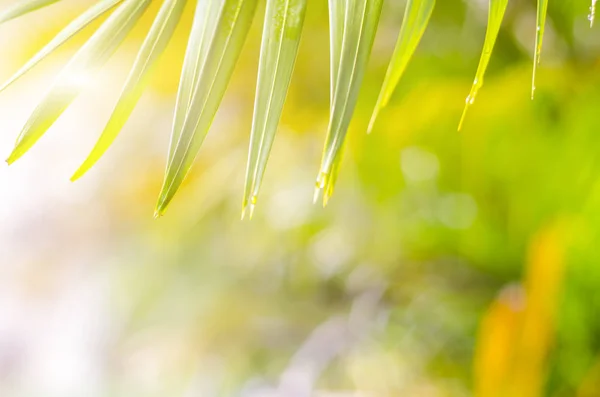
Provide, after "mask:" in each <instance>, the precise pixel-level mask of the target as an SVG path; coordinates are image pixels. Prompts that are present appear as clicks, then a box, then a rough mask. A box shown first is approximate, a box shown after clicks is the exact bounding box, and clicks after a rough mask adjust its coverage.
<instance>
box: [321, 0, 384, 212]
mask: <svg viewBox="0 0 600 397" xmlns="http://www.w3.org/2000/svg"><path fill="white" fill-rule="evenodd" d="M344 1H345V2H346V4H345V5H342V4H341V2H344ZM382 3H383V1H382V0H338V3H337V4H336V5H335V7H334V8H331V7H330V13H332V14H334V16H332V17H331V20H333V21H334V22H335V23H334V24H332V25H331V26H330V29H333V30H334V32H332V34H331V37H332V55H333V54H334V53H335V47H336V46H338V45H339V30H340V27H339V22H340V21H339V17H338V16H337V13H339V10H340V8H341V7H345V9H344V10H345V16H344V22H343V38H342V40H341V46H340V47H341V52H340V57H339V67H338V71H337V74H336V82H335V83H334V92H333V104H332V105H331V116H330V120H329V127H328V130H327V137H326V140H325V148H324V150H323V159H322V160H321V167H320V171H319V176H318V177H317V183H316V191H315V197H318V196H319V194H320V192H321V191H322V190H323V189H325V188H326V187H327V190H328V191H331V190H333V187H328V185H329V183H330V180H331V179H332V178H331V175H332V170H333V168H334V163H335V161H336V159H337V157H338V156H339V154H340V150H341V148H342V145H343V142H344V139H345V137H346V133H347V131H348V126H349V125H350V120H351V119H352V114H353V113H354V108H355V106H356V101H357V99H358V93H359V90H360V86H361V83H362V80H363V77H364V74H365V71H366V67H367V63H368V61H369V56H370V54H371V49H372V47H373V41H374V39H375V33H376V32H377V26H378V24H379V17H380V15H381V6H382ZM330 6H331V2H330ZM336 62H337V61H336V58H335V55H333V56H332V61H331V63H332V65H335V64H336ZM333 74H334V73H332V76H333ZM325 203H326V200H324V204H325Z"/></svg>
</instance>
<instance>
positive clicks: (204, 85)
mask: <svg viewBox="0 0 600 397" xmlns="http://www.w3.org/2000/svg"><path fill="white" fill-rule="evenodd" d="M257 3H258V0H223V5H222V7H221V9H220V11H219V17H218V20H217V24H216V26H215V30H214V34H213V36H212V38H211V43H210V47H209V49H208V54H207V56H206V59H204V61H203V63H202V66H201V68H200V71H201V72H200V75H199V77H198V81H197V83H196V85H195V87H194V91H193V94H192V100H191V102H190V105H189V109H188V110H187V114H186V117H185V119H184V121H183V125H182V127H181V132H179V133H173V135H172V138H171V146H172V147H173V148H174V149H173V150H174V151H173V156H172V158H171V159H170V160H169V163H168V164H167V170H166V172H165V180H164V182H163V187H162V189H161V193H160V196H159V199H158V203H157V206H156V213H155V215H156V216H159V215H162V214H163V213H164V211H165V209H166V208H167V206H168V204H169V203H170V202H171V200H172V199H173V196H174V195H175V193H176V192H177V190H178V189H179V187H180V186H181V183H182V182H183V180H184V179H185V176H186V175H187V173H188V172H189V170H190V168H191V166H192V163H193V162H194V159H195V157H196V155H197V153H198V151H199V150H200V146H201V145H202V142H203V141H204V138H205V137H206V134H207V133H208V130H209V128H210V126H211V124H212V121H213V118H214V116H215V114H216V112H217V109H218V107H219V105H220V103H221V100H222V99H223V95H224V94H225V89H226V88H227V85H228V83H229V80H230V78H231V74H232V73H233V69H234V67H235V64H236V62H237V59H238V57H239V54H240V52H241V50H242V46H243V44H244V41H245V39H246V36H247V35H248V30H249V29H250V25H251V24H252V19H253V17H254V13H255V11H256V5H257ZM178 106H183V104H178ZM175 140H176V141H175Z"/></svg>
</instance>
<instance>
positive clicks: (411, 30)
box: [368, 0, 435, 132]
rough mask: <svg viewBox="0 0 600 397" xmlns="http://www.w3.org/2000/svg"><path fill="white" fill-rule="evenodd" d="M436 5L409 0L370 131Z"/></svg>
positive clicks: (432, 2) (419, 0)
mask: <svg viewBox="0 0 600 397" xmlns="http://www.w3.org/2000/svg"><path fill="white" fill-rule="evenodd" d="M434 6H435V0H408V2H407V3H406V8H405V11H404V20H403V22H402V28H401V29H400V35H399V37H398V42H397V43H396V48H395V49H394V55H393V56H392V61H391V62H390V65H389V66H388V70H387V73H386V75H385V79H384V81H383V87H382V88H381V93H380V94H379V98H378V99H377V104H376V105H375V110H374V112H373V116H372V117H371V122H370V123H369V128H368V132H371V131H372V129H373V126H374V124H375V121H376V120H377V116H378V115H379V112H380V111H381V109H382V108H384V107H385V106H387V104H388V102H389V100H390V98H391V97H392V94H393V93H394V90H395V89H396V86H397V85H398V82H399V81H400V78H401V77H402V74H403V73H404V70H405V69H406V66H407V65H408V62H409V61H410V59H411V58H412V56H413V54H414V52H415V50H416V49H417V45H418V44H419V41H421V37H423V33H424V32H425V29H426V28H427V25H428V24H429V18H430V17H431V13H432V11H433V7H434Z"/></svg>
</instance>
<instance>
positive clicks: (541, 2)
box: [531, 0, 548, 99]
mask: <svg viewBox="0 0 600 397" xmlns="http://www.w3.org/2000/svg"><path fill="white" fill-rule="evenodd" d="M547 13H548V0H538V2H537V16H536V23H535V50H534V51H535V52H534V54H533V74H532V76H531V99H533V95H534V94H535V74H536V72H537V67H538V66H539V64H540V57H541V55H542V43H543V41H544V30H545V28H546V14H547Z"/></svg>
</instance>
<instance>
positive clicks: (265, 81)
mask: <svg viewBox="0 0 600 397" xmlns="http://www.w3.org/2000/svg"><path fill="white" fill-rule="evenodd" d="M305 14H306V0H268V2H267V10H266V17H265V24H264V29H263V37H262V45H261V51H260V63H259V71H258V84H257V88H256V99H255V103H254V118H253V121H252V134H251V138H250V150H249V154H248V167H247V171H246V187H245V191H244V199H243V203H242V218H243V217H244V213H245V210H246V206H249V209H250V211H249V215H250V218H251V217H252V213H253V210H254V206H255V204H256V200H257V196H258V192H259V190H260V185H261V182H262V179H263V175H264V172H265V168H266V166H267V161H268V157H269V153H270V151H271V147H272V145H273V140H274V138H275V133H276V131H277V125H278V123H279V119H280V117H281V112H282V110H283V104H284V102H285V98H286V95H287V92H288V88H289V84H290V81H291V77H292V72H293V69H294V64H295V61H296V56H297V54H298V47H299V44H300V36H301V33H302V26H303V24H304V16H305Z"/></svg>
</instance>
